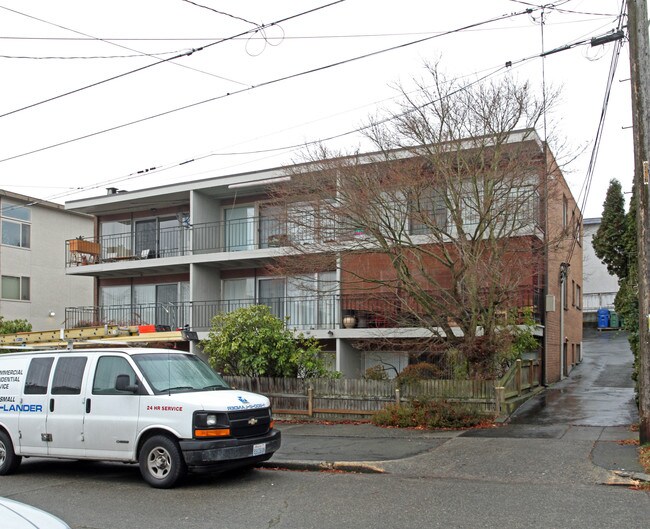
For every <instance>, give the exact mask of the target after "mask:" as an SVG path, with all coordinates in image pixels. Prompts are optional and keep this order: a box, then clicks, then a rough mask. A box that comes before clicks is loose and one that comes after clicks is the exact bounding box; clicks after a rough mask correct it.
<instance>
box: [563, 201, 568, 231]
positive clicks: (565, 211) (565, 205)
mask: <svg viewBox="0 0 650 529" xmlns="http://www.w3.org/2000/svg"><path fill="white" fill-rule="evenodd" d="M568 224H569V201H568V199H567V197H566V196H564V197H562V227H563V228H566V227H567V225H568Z"/></svg>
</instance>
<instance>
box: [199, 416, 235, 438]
mask: <svg viewBox="0 0 650 529" xmlns="http://www.w3.org/2000/svg"><path fill="white" fill-rule="evenodd" d="M193 422H194V424H193V430H194V437H195V438H201V439H205V438H206V437H228V436H229V435H230V423H229V422H228V416H227V415H226V414H225V413H214V412H213V413H210V412H196V413H195V414H194V421H193Z"/></svg>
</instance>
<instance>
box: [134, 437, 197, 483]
mask: <svg viewBox="0 0 650 529" xmlns="http://www.w3.org/2000/svg"><path fill="white" fill-rule="evenodd" d="M138 462H139V464H140V473H141V474H142V477H143V478H144V480H145V481H146V482H147V483H149V485H151V486H152V487H155V488H157V489H169V488H172V487H173V486H174V485H175V484H176V482H177V481H178V480H179V479H181V478H182V477H183V476H185V473H186V472H187V467H186V466H185V461H184V460H183V455H182V454H181V449H180V448H179V446H178V443H177V442H176V441H175V440H174V439H171V438H169V437H167V436H166V435H154V436H153V437H151V438H150V439H147V440H146V441H145V443H144V444H143V445H142V449H141V450H140V456H139V457H138Z"/></svg>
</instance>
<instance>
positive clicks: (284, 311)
mask: <svg viewBox="0 0 650 529" xmlns="http://www.w3.org/2000/svg"><path fill="white" fill-rule="evenodd" d="M509 141H510V142H511V143H512V144H513V145H525V146H526V149H527V150H528V151H529V152H534V154H535V160H536V162H535V163H536V164H537V165H538V166H539V171H537V172H533V173H531V177H530V179H531V180H534V182H535V191H534V192H533V193H530V196H529V197H528V198H527V200H528V202H527V206H526V208H525V209H526V215H528V217H526V218H528V219H529V222H528V228H529V229H526V230H523V231H521V232H520V233H519V232H518V233H517V242H516V245H515V246H516V251H513V252H514V253H516V254H517V262H520V263H524V264H525V267H524V268H522V272H521V273H519V275H520V276H521V277H520V281H519V283H518V292H519V293H518V294H517V295H516V296H514V297H512V298H511V299H510V300H509V304H510V306H509V307H508V308H513V307H512V304H513V303H514V304H515V305H518V306H520V307H521V308H526V309H528V310H530V311H531V313H532V315H533V317H534V319H535V321H536V323H537V330H538V334H539V335H540V338H541V341H540V343H541V348H540V352H539V355H540V358H541V359H542V360H543V366H544V373H545V381H547V382H552V381H555V380H558V379H559V378H561V376H563V375H565V374H567V373H568V372H569V370H570V369H571V366H572V365H575V364H576V363H577V362H578V361H579V359H580V345H581V340H582V326H581V319H582V318H581V314H580V301H579V299H578V298H579V297H580V288H581V284H582V249H581V244H582V242H581V240H580V215H579V211H578V210H577V208H576V204H575V201H574V199H573V197H572V195H571V192H570V191H569V189H568V186H567V185H566V182H565V181H564V178H563V177H562V175H561V173H560V171H559V169H557V168H554V169H553V170H552V171H547V168H548V166H549V164H548V160H549V159H551V155H550V154H549V153H548V152H547V149H545V148H544V146H543V144H542V142H541V141H540V140H539V138H538V137H537V135H536V134H535V132H534V131H532V130H526V131H521V132H520V133H517V134H514V135H513V137H512V139H511V140H509ZM398 158H399V159H413V158H417V154H414V153H409V152H404V153H400V155H399V157H398ZM396 159H397V158H396ZM382 163H390V162H384V161H381V160H379V158H378V157H375V156H373V155H372V154H369V155H365V156H364V157H363V158H362V159H360V162H359V164H360V165H361V166H363V165H364V164H366V165H368V166H369V165H370V164H372V165H374V166H375V167H376V166H377V164H382ZM310 171H313V168H312V167H310V166H309V165H308V164H307V165H304V166H294V167H291V168H275V169H269V170H264V171H254V172H249V173H241V174H233V175H227V176H220V177H215V178H208V179H204V180H197V181H192V182H183V183H177V184H171V185H166V186H161V187H157V188H151V189H142V190H137V191H129V192H121V191H118V190H116V189H109V190H108V194H106V195H105V196H100V197H95V198H88V199H82V200H76V201H73V202H69V203H67V204H66V207H67V209H69V210H72V211H76V212H83V213H87V214H91V215H94V216H96V218H97V223H96V233H95V236H94V237H93V238H79V239H71V240H69V241H67V243H66V244H67V247H66V255H67V271H68V274H70V275H73V276H89V277H94V278H95V279H96V287H95V303H94V304H93V305H92V306H70V307H68V308H67V311H66V321H67V326H68V327H77V326H83V325H97V324H104V323H117V324H130V325H134V324H156V325H163V326H169V327H172V328H181V327H184V326H189V327H190V328H191V329H192V330H194V331H197V332H198V334H199V337H204V336H206V335H207V332H208V330H209V327H210V321H211V319H212V317H213V316H214V315H215V314H217V313H219V312H224V311H231V310H234V309H236V308H238V307H242V306H246V305H250V304H255V303H260V304H266V305H268V306H269V307H271V309H272V311H273V312H274V313H275V314H276V315H277V316H279V317H282V318H287V321H288V326H289V327H290V328H292V329H296V330H298V331H302V332H303V333H305V334H307V335H310V336H314V337H316V338H318V339H319V340H321V341H322V343H323V345H324V348H325V350H326V351H329V352H330V353H331V354H332V358H333V363H334V365H335V367H336V369H337V370H339V371H341V372H342V373H343V374H344V375H345V376H347V377H358V376H360V375H362V374H363V373H364V371H365V369H366V368H368V367H370V366H372V365H374V364H376V363H377V362H384V363H388V364H390V365H392V366H394V367H395V368H396V370H398V371H399V370H401V369H402V368H403V367H405V366H406V365H407V364H408V362H409V357H410V355H409V354H407V353H405V352H404V350H400V349H399V348H398V347H395V348H394V349H393V350H391V347H390V346H389V345H387V344H390V343H391V340H392V339H393V338H394V339H395V340H392V342H393V343H395V342H396V341H397V340H409V339H414V340H416V339H421V338H426V337H427V336H430V333H431V329H428V328H426V326H424V325H422V323H421V321H418V318H413V317H404V318H400V317H399V315H396V313H395V310H394V307H395V304H394V296H393V298H391V296H390V293H389V292H388V291H386V290H385V289H383V290H382V289H379V291H378V292H369V291H368V290H367V289H365V290H364V289H360V288H359V286H358V278H359V277H360V272H361V271H362V270H363V271H364V274H365V276H364V277H365V278H366V280H368V281H371V280H372V278H373V277H380V276H382V277H383V276H389V275H390V273H391V272H390V266H389V263H388V262H387V260H386V256H385V255H384V256H382V255H378V254H377V252H376V251H373V239H372V237H368V231H369V230H368V229H367V228H368V226H366V227H365V228H366V229H365V230H364V226H362V225H359V226H357V227H356V228H355V229H354V230H352V231H351V230H350V226H347V227H346V229H345V232H346V237H341V226H339V225H337V219H336V218H331V219H330V220H328V221H323V220H322V219H321V220H320V222H319V226H318V234H317V235H316V232H315V231H314V230H316V225H315V222H316V221H311V220H309V219H311V218H312V217H313V218H315V217H316V213H315V209H313V207H312V206H308V207H305V206H304V205H303V206H301V207H298V208H296V211H299V215H298V216H299V217H300V218H301V219H302V220H301V221H298V220H297V216H296V215H292V213H291V212H287V209H291V207H289V208H287V207H284V208H283V207H282V206H281V205H280V204H279V202H278V201H277V198H276V200H272V199H271V189H272V188H274V187H276V186H278V185H280V184H282V185H283V186H284V188H285V189H291V186H292V185H293V184H295V183H296V182H297V181H298V180H297V179H299V178H300V173H301V172H302V173H309V172H310ZM333 181H334V182H336V179H335V180H333ZM339 184H340V182H339V183H335V184H333V188H332V190H331V192H332V195H331V197H332V198H334V197H338V196H340V194H341V193H340V188H339V190H337V186H338V185H339ZM540 184H541V185H540ZM540 190H541V194H540ZM549 190H552V193H551V192H550V191H549ZM519 193H521V190H520V189H513V190H511V191H510V192H509V195H511V196H515V195H517V194H519ZM400 196H402V195H400ZM403 197H404V198H403V200H401V199H400V202H402V203H400V204H398V205H397V206H396V211H397V212H398V213H399V212H400V211H403V212H404V214H403V215H401V214H399V215H397V217H395V215H396V213H395V211H393V212H392V213H391V215H392V216H393V217H395V218H398V217H399V219H401V220H400V223H401V228H402V232H403V233H405V234H407V235H408V236H411V237H412V238H411V240H412V241H415V242H414V244H415V245H416V246H417V245H418V244H429V245H431V244H432V241H431V240H428V239H427V238H426V226H424V225H423V223H422V222H421V220H422V218H421V217H420V219H419V220H420V221H418V220H416V218H415V217H413V215H411V213H410V209H412V204H411V199H410V198H409V195H408V193H404V194H403ZM551 197H552V198H551ZM477 200H478V201H479V202H480V198H479V199H477ZM301 204H302V203H301ZM428 204H429V205H430V207H429V209H427V215H429V216H430V219H431V220H433V221H434V222H437V223H439V224H441V223H445V224H446V223H447V222H448V221H449V223H451V222H452V221H453V220H454V219H451V216H452V213H450V212H448V211H445V209H444V207H442V205H441V203H435V204H434V202H432V201H431V200H429V202H428ZM467 204H469V201H468V202H467ZM470 206H471V205H468V206H467V207H468V209H467V211H465V213H463V214H462V215H460V217H461V218H459V219H455V220H456V221H457V222H460V223H461V224H462V223H466V224H467V225H470V224H471V223H476V222H477V221H476V219H473V218H472V215H471V214H470V212H469V209H471V208H470ZM477 206H478V204H477V203H474V206H473V208H474V212H475V213H476V211H478V209H480V208H478V209H477ZM480 206H481V207H482V204H481V205H480ZM494 207H495V208H496V209H497V210H498V208H503V207H505V202H501V203H499V204H497V205H495V206H494ZM310 208H312V209H310ZM282 210H284V211H282ZM391 218H392V217H391ZM389 222H391V223H392V222H393V220H390V221H389ZM450 233H452V232H450ZM451 236H452V237H453V233H452V235H451ZM418 237H421V239H418ZM360 240H365V242H364V243H363V244H364V245H366V246H361V247H359V246H356V247H354V251H352V249H353V248H352V246H350V245H351V244H352V243H351V242H350V241H354V244H358V242H359V241H360ZM418 241H420V242H418ZM449 242H451V241H449ZM439 244H441V245H442V246H445V245H447V244H448V243H446V242H444V241H443V242H442V243H439ZM328 245H329V246H328ZM328 248H329V249H328ZM364 248H365V249H364ZM348 250H349V251H348ZM328 251H329V252H330V253H331V255H332V256H333V257H332V258H331V259H329V260H328V259H323V260H321V261H320V263H319V264H318V266H314V267H313V268H312V269H309V268H308V267H303V268H302V269H301V270H300V271H299V272H298V271H296V272H295V273H289V272H288V270H289V268H287V267H282V266H278V263H281V262H282V261H285V262H286V260H287V258H288V257H290V258H291V259H295V260H298V259H305V258H308V257H309V256H310V254H312V255H314V256H316V255H317V254H319V255H322V254H323V253H326V252H328ZM511 253H512V252H511ZM507 258H508V259H511V258H512V255H511V256H510V257H507ZM513 262H514V259H513ZM567 265H568V266H567ZM425 267H426V268H427V269H426V271H425V273H426V274H431V275H436V274H445V273H446V272H445V270H443V269H440V267H439V265H438V264H436V262H435V260H431V262H430V263H429V264H425ZM353 277H354V281H353ZM353 284H354V285H355V286H354V287H352V285H353ZM576 296H577V297H576ZM412 315H413V314H411V316H412ZM450 325H451V326H453V319H450ZM380 340H383V342H382V344H381V345H379V341H380Z"/></svg>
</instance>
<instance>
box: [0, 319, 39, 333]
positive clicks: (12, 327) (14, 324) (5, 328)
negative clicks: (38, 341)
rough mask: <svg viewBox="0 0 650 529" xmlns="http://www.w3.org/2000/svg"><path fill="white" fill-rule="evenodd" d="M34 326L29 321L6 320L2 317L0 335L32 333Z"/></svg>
mask: <svg viewBox="0 0 650 529" xmlns="http://www.w3.org/2000/svg"><path fill="white" fill-rule="evenodd" d="M31 330H32V324H31V323H29V322H28V321H27V320H5V319H4V318H3V317H2V316H0V334H13V333H16V332H30V331H31Z"/></svg>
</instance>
